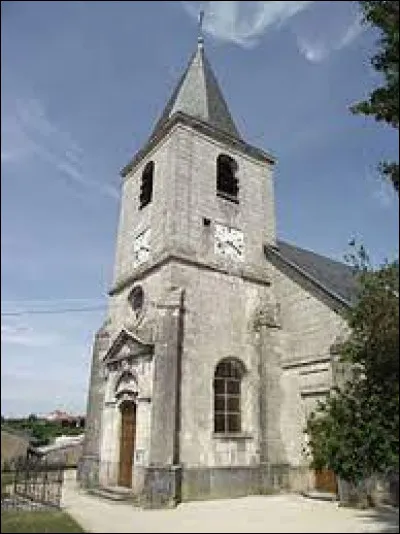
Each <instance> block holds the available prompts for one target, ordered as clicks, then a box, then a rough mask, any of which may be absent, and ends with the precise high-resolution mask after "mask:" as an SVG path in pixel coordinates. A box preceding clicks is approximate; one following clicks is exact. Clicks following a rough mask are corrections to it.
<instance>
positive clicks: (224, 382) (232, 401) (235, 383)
mask: <svg viewBox="0 0 400 534" xmlns="http://www.w3.org/2000/svg"><path fill="white" fill-rule="evenodd" d="M243 374H244V365H243V364H242V363H241V362H240V361H239V360H236V359H234V358H225V359H223V360H221V361H220V362H219V364H218V365H217V367H216V369H215V374H214V432H240V431H241V417H240V413H241V410H240V386H241V381H242V377H243Z"/></svg>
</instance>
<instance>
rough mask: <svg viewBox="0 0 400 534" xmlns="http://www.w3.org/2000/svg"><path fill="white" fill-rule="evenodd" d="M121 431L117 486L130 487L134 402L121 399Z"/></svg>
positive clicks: (133, 444) (133, 439)
mask: <svg viewBox="0 0 400 534" xmlns="http://www.w3.org/2000/svg"><path fill="white" fill-rule="evenodd" d="M120 411H121V433H120V442H119V477H118V484H119V486H124V487H126V488H131V487H132V467H133V456H134V452H135V434H136V404H135V403H134V402H133V401H123V402H122V403H121V405H120Z"/></svg>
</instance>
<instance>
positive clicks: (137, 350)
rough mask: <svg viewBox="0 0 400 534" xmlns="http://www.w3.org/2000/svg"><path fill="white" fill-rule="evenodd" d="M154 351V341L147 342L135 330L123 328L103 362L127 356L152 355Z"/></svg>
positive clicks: (115, 360)
mask: <svg viewBox="0 0 400 534" xmlns="http://www.w3.org/2000/svg"><path fill="white" fill-rule="evenodd" d="M153 353H154V344H153V343H146V342H145V341H143V340H142V339H140V338H139V337H138V336H137V335H136V334H134V333H133V332H131V331H129V330H127V329H126V328H122V330H121V331H120V332H119V333H118V335H117V336H116V337H115V339H114V341H113V342H112V343H111V345H110V347H109V349H108V351H107V352H106V354H105V355H104V358H103V363H104V364H105V365H107V364H109V363H113V362H118V361H121V360H125V359H127V358H130V359H131V358H141V357H149V356H150V357H151V356H152V355H153Z"/></svg>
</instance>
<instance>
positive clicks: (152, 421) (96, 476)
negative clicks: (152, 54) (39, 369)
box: [80, 38, 276, 505]
mask: <svg viewBox="0 0 400 534" xmlns="http://www.w3.org/2000/svg"><path fill="white" fill-rule="evenodd" d="M273 166H274V158H273V157H272V156H271V155H269V154H267V153H265V152H264V151H262V150H260V149H258V148H255V147H253V146H251V145H250V144H248V143H246V141H245V140H244V139H243V138H242V136H241V135H240V133H239V131H238V129H237V127H236V125H235V123H234V120H233V118H232V116H231V114H230V112H229V109H228V106H227V104H226V102H225V99H224V97H223V95H222V92H221V89H220V87H219V85H218V82H217V79H216V77H215V75H214V73H213V70H212V68H211V66H210V63H209V61H208V59H207V57H206V54H205V50H204V44H203V40H202V38H199V40H198V43H197V47H196V50H195V51H194V53H193V55H192V57H191V58H190V61H189V64H188V66H187V68H186V70H185V72H184V73H183V75H182V77H181V79H180V80H179V82H178V84H177V86H176V88H175V90H174V91H173V93H172V96H171V97H170V99H169V101H168V102H167V105H166V106H165V109H164V111H163V113H162V114H161V117H160V119H159V120H158V122H157V123H156V125H155V127H154V129H153V131H152V133H151V135H150V137H149V139H148V140H147V142H146V143H145V144H144V146H143V147H142V149H141V150H139V152H138V153H137V154H135V156H134V157H133V159H132V160H131V161H130V162H129V163H128V164H127V165H126V166H125V167H124V168H123V169H122V171H121V176H122V190H121V208H120V215H119V225H118V234H117V244H116V256H115V269H114V279H113V283H112V287H111V289H110V291H109V309H108V315H107V320H106V322H105V324H104V325H103V327H102V328H101V329H100V331H99V332H98V334H97V336H96V342H95V345H94V350H93V362H92V374H91V384H90V392H89V403H88V415H87V436H86V441H85V446H84V457H83V461H82V463H81V466H80V479H81V481H82V483H83V484H84V485H90V484H92V485H100V486H106V487H110V486H114V487H117V488H118V487H121V486H124V487H125V488H128V490H129V491H132V492H133V493H134V494H136V495H138V496H140V497H141V499H142V500H143V502H148V503H149V502H150V503H153V504H154V503H156V504H160V505H163V504H166V503H169V502H171V501H173V502H177V501H179V500H181V499H191V498H198V497H199V496H203V497H204V496H210V497H212V496H216V495H218V496H221V495H226V496H229V495H232V494H246V493H247V492H249V491H250V489H249V488H251V487H254V484H256V482H255V481H256V480H259V478H257V477H259V475H258V474H257V473H258V471H257V470H258V469H260V466H262V465H264V463H265V462H268V452H267V449H266V441H267V440H268V439H270V438H271V439H272V441H273V439H274V438H273V436H272V437H271V436H270V438H269V437H268V435H267V429H266V425H265V417H264V416H263V413H261V412H263V411H264V410H265V409H266V408H265V406H264V405H263V402H264V401H265V395H266V393H265V391H264V390H263V387H264V385H263V384H262V382H260V381H261V380H262V375H263V371H262V369H263V366H264V365H265V363H264V362H263V354H264V353H263V349H262V348H260V342H259V337H257V332H256V330H257V326H256V324H255V323H256V321H255V317H257V310H258V309H259V307H260V305H261V304H263V303H265V302H270V301H271V298H272V297H271V291H270V278H269V276H268V272H267V269H266V262H265V256H264V246H265V244H269V245H274V244H275V239H276V238H275V211H274V195H273V181H272V173H273ZM260 377H261V378H260ZM263 399H264V401H263ZM270 428H273V422H272V420H271V425H270ZM271 450H273V447H272V449H271ZM226 467H230V469H229V472H228V471H227V470H226ZM234 480H235V481H236V482H235V483H233V482H232V481H234ZM257 484H258V482H257Z"/></svg>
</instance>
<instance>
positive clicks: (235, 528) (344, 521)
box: [63, 479, 399, 533]
mask: <svg viewBox="0 0 400 534" xmlns="http://www.w3.org/2000/svg"><path fill="white" fill-rule="evenodd" d="M63 506H64V508H65V509H66V510H67V511H68V512H69V513H70V514H71V515H72V516H73V517H74V518H75V519H76V520H77V521H78V522H79V523H80V524H81V525H82V527H83V528H84V529H86V530H87V531H88V532H96V533H103V532H104V533H113V532H136V533H139V532H346V533H356V532H357V533H366V532H376V533H380V532H382V533H383V532H393V533H394V532H399V526H398V525H399V522H398V514H395V513H394V512H393V511H392V510H388V511H386V510H385V511H373V510H368V511H364V510H353V509H349V508H340V507H338V505H337V503H332V502H326V501H316V500H311V499H306V498H304V497H301V496H299V495H273V496H258V495H257V496H249V497H242V498H239V499H224V500H215V501H200V502H191V503H183V504H181V505H179V506H178V507H177V508H175V509H172V510H139V509H135V508H133V507H132V506H130V505H129V504H125V503H114V502H109V501H106V500H104V499H101V498H98V497H94V496H91V495H87V494H86V493H85V492H84V491H82V490H79V489H78V488H77V485H76V482H75V481H74V480H73V479H67V480H66V481H65V487H64V492H63Z"/></svg>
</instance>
